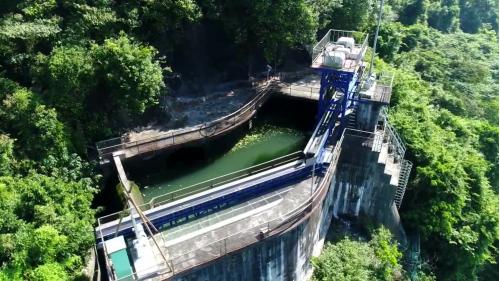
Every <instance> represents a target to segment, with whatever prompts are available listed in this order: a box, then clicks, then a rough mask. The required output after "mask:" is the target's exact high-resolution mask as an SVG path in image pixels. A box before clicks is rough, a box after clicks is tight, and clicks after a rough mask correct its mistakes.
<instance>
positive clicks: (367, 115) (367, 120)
mask: <svg viewBox="0 0 500 281" xmlns="http://www.w3.org/2000/svg"><path fill="white" fill-rule="evenodd" d="M381 108H382V105H381V104H376V103H372V102H370V103H358V105H357V109H356V111H357V112H356V127H357V129H358V130H362V131H367V132H373V130H374V129H375V126H376V125H377V121H378V118H379V113H380V109H381Z"/></svg>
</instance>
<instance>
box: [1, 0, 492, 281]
mask: <svg viewBox="0 0 500 281" xmlns="http://www.w3.org/2000/svg"><path fill="white" fill-rule="evenodd" d="M377 4H378V3H377V2H376V1H375V0H336V1H325V0H277V1H265V0H262V1H260V0H259V1H230V0H213V1H201V0H200V1H194V0H180V1H172V0H148V1H145V0H135V1H113V0H102V1H94V0H77V1H66V0H61V1H59V0H48V1H45V0H7V1H3V2H2V5H0V194H2V196H0V206H2V208H0V209H1V211H0V212H1V213H2V215H1V216H0V242H1V243H0V248H1V249H0V279H5V280H23V279H29V280H65V279H76V278H77V277H78V276H79V275H80V272H81V269H82V266H83V264H84V262H85V260H84V257H85V255H86V251H87V249H89V248H90V247H91V245H92V243H93V234H92V224H93V222H94V214H95V210H93V209H92V208H91V203H92V197H93V195H94V194H95V193H96V192H98V190H99V175H98V173H97V172H96V171H95V166H94V164H93V163H91V162H90V160H89V159H90V157H89V155H92V153H93V150H92V147H93V143H94V142H95V141H97V140H100V139H104V138H106V137H112V136H115V135H117V134H118V133H119V132H121V131H122V130H123V129H124V128H126V127H129V126H133V125H134V124H136V123H139V122H140V120H141V119H143V118H145V119H147V117H148V116H149V115H148V114H151V113H154V112H156V111H158V106H157V105H158V103H159V97H160V96H161V95H163V94H168V91H169V90H168V87H166V85H168V84H169V83H170V81H169V77H170V76H171V75H170V74H171V72H172V71H176V69H175V68H174V69H172V65H174V62H175V65H176V66H178V67H179V68H182V64H183V62H184V61H185V59H186V57H188V56H186V54H185V52H186V51H185V50H186V49H189V48H187V47H186V46H187V42H190V41H196V40H197V37H196V36H195V35H199V34H200V33H203V32H200V30H202V31H204V30H208V32H209V34H210V36H214V35H217V37H216V39H213V38H209V39H212V40H206V41H207V46H206V49H208V50H210V51H211V53H210V54H209V57H211V58H212V59H211V60H208V64H213V65H214V67H218V68H219V69H223V68H224V67H225V66H226V65H229V64H230V62H231V61H236V62H237V65H239V67H240V68H241V69H244V71H243V73H245V74H246V73H247V72H246V70H247V69H248V70H249V71H252V70H253V69H252V65H253V66H254V68H259V67H263V66H264V65H265V64H266V63H270V64H273V65H277V66H278V68H279V65H280V63H281V62H283V60H284V58H285V57H289V56H287V54H290V51H291V50H292V49H301V50H304V47H303V46H304V45H308V44H311V43H312V42H313V41H314V39H315V38H317V37H318V36H322V34H323V33H324V31H325V30H326V29H328V28H332V27H333V28H338V29H341V28H344V29H356V30H362V31H367V32H370V33H371V34H373V30H374V27H375V16H376V11H377ZM497 5H498V3H497V1H494V0H440V1H437V0H432V1H431V0H389V1H387V3H386V5H385V9H384V22H383V24H382V27H381V32H380V40H379V49H378V55H379V56H380V58H381V59H382V60H379V61H378V63H377V67H378V68H379V69H389V70H391V71H394V72H395V73H396V85H395V88H394V95H393V105H392V108H391V110H390V119H391V121H392V122H393V123H394V124H395V125H396V127H397V128H398V129H399V131H400V133H401V135H402V136H403V138H404V140H405V141H406V142H407V143H408V147H409V152H408V153H409V157H410V158H411V160H412V161H413V162H414V163H415V164H416V167H415V169H414V172H413V174H412V177H411V181H410V184H409V189H408V192H407V195H406V198H405V201H404V202H403V209H402V213H403V218H404V220H405V225H406V226H407V228H408V229H409V230H410V231H419V232H420V233H421V235H422V238H423V239H422V243H423V248H424V250H425V252H424V258H425V260H426V261H428V262H429V264H431V265H432V270H433V271H435V273H436V275H437V277H438V278H439V279H443V280H474V279H477V278H482V279H485V280H487V279H491V278H494V277H495V276H493V277H492V275H496V276H498V269H497V268H495V267H494V266H488V265H489V264H491V263H492V262H494V261H495V259H496V260H497V261H498V252H497V251H498V250H497V249H496V246H495V245H496V242H495V241H496V240H497V236H498V233H497V226H498V218H497V214H496V209H497V205H498V202H497V201H498V200H497V198H498V192H497V191H496V190H497V188H498V182H497V175H498V170H497V163H498V128H497V122H498V115H497V112H498V64H497V61H498V48H497V44H498V43H497V35H496V33H495V32H496V31H497V28H498V26H497V25H498V11H497ZM203 28H205V29H203ZM464 32H468V33H464ZM197 48H198V49H200V48H201V47H197ZM216 49H220V50H219V51H213V52H212V50H216ZM189 50H191V49H189ZM194 50H196V48H195V49H194ZM227 54H231V55H230V56H229V55H227ZM255 62H261V63H260V64H262V65H256V64H255ZM186 75H187V76H189V73H186Z"/></svg>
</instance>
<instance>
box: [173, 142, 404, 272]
mask: <svg viewBox="0 0 500 281" xmlns="http://www.w3.org/2000/svg"><path fill="white" fill-rule="evenodd" d="M378 155H379V153H378V152H374V151H372V150H371V149H370V148H367V147H363V146H361V142H360V140H356V139H350V138H346V139H344V145H343V146H342V152H341V156H340V159H339V163H338V166H337V170H336V173H335V175H334V177H333V179H332V182H331V184H330V189H329V191H328V194H327V196H326V197H325V200H324V201H323V206H322V208H318V209H317V210H316V211H315V212H314V213H313V214H312V215H311V217H310V218H309V219H308V220H306V221H305V222H304V223H302V224H301V225H299V226H298V227H296V228H295V229H293V230H290V231H289V232H287V233H285V234H284V235H281V236H279V237H274V238H269V239H266V240H264V241H263V242H261V243H259V244H256V245H254V246H252V247H249V248H246V249H244V250H242V251H239V252H236V253H233V254H232V255H228V256H226V257H225V258H222V259H220V260H218V261H216V262H214V263H212V264H210V265H207V266H204V267H201V268H199V269H197V270H194V271H192V272H188V273H186V274H184V275H183V276H178V277H177V278H176V279H175V280H182V281H184V280H186V281H187V280H193V281H195V280H196V281H205V280H207V281H208V280H210V281H230V280H231V281H232V280H242V281H254V280H261V281H268V280H269V281H271V280H273V281H274V280H308V279H309V277H310V275H311V274H312V266H311V263H310V259H311V256H313V255H314V256H317V255H319V254H320V252H321V249H322V248H323V244H324V239H325V235H326V233H327V231H328V228H329V226H330V222H331V220H332V218H334V217H340V216H349V217H356V216H358V215H366V216H368V217H370V218H372V219H373V220H374V221H376V222H379V223H382V224H384V225H385V226H386V227H388V228H389V229H390V230H391V231H392V232H393V233H394V234H395V235H396V236H397V237H398V238H399V239H400V241H402V242H403V243H405V241H406V240H405V239H406V238H405V234H404V230H403V228H402V227H401V225H400V222H399V215H398V212H397V209H396V208H395V205H394V203H393V196H394V192H395V187H394V186H391V185H390V184H389V181H390V176H389V175H386V174H384V164H379V163H378V161H377V160H378Z"/></svg>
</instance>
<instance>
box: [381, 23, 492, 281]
mask: <svg viewBox="0 0 500 281" xmlns="http://www.w3.org/2000/svg"><path fill="white" fill-rule="evenodd" d="M422 36H429V37H431V38H433V40H432V41H431V42H432V45H431V46H426V45H425V44H422V45H420V44H419V45H418V46H417V47H416V48H415V49H414V50H412V52H411V53H401V54H399V55H397V56H396V59H395V65H396V66H397V67H398V69H397V70H396V69H394V68H393V67H389V68H391V70H394V71H395V72H396V73H397V77H396V81H397V82H396V85H395V91H394V106H393V108H392V111H391V116H390V120H391V121H392V122H393V123H394V124H395V125H396V127H397V128H398V129H399V131H400V132H401V134H402V136H403V138H404V140H405V141H406V143H407V144H408V146H409V152H410V155H409V157H410V158H411V159H412V160H413V161H414V163H415V164H416V171H415V173H414V177H413V180H412V181H411V182H410V184H409V192H408V194H407V196H406V199H405V206H404V211H403V218H404V219H405V224H406V225H407V226H408V227H410V228H413V229H414V230H418V231H419V232H420V233H421V234H422V235H423V236H424V239H425V241H426V242H425V244H424V245H428V246H427V247H426V250H427V254H428V255H429V257H432V256H433V257H435V259H436V260H435V261H434V262H435V263H436V265H437V267H438V269H439V271H438V273H439V277H440V279H445V280H473V279H475V278H477V276H478V274H479V271H480V269H481V267H482V266H483V265H484V264H485V263H489V262H494V261H495V257H494V255H495V252H496V251H497V249H495V248H496V247H495V244H496V241H497V237H498V232H497V227H498V215H497V209H498V199H497V192H496V191H495V190H496V189H497V187H498V181H497V178H498V170H497V167H498V137H497V136H498V127H497V125H496V124H497V122H498V119H497V118H498V116H497V113H496V110H497V104H498V96H497V94H498V81H497V80H496V79H497V77H496V74H493V73H494V72H495V71H494V70H495V69H496V68H497V67H498V66H497V61H498V52H497V50H496V45H497V41H496V38H495V37H496V35H495V34H494V33H490V32H484V33H481V34H478V35H475V36H472V35H465V34H453V35H441V34H439V33H437V32H435V31H432V30H429V31H428V34H427V35H422ZM419 41H422V42H426V41H430V40H429V39H420V40H419ZM464 42H470V43H468V44H466V45H465V46H464ZM492 186H494V187H495V188H492Z"/></svg>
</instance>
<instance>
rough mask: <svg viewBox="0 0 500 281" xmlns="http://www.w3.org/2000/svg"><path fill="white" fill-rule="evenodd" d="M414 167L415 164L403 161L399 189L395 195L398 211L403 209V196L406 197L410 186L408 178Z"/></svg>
mask: <svg viewBox="0 0 500 281" xmlns="http://www.w3.org/2000/svg"><path fill="white" fill-rule="evenodd" d="M412 166H413V164H412V163H411V162H410V161H408V160H402V162H401V170H400V172H399V181H398V188H397V189H396V194H395V195H394V203H396V206H397V207H398V209H399V207H401V202H403V196H404V195H405V191H406V185H407V184H408V178H409V177H410V172H411V167H412Z"/></svg>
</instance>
